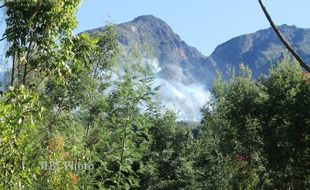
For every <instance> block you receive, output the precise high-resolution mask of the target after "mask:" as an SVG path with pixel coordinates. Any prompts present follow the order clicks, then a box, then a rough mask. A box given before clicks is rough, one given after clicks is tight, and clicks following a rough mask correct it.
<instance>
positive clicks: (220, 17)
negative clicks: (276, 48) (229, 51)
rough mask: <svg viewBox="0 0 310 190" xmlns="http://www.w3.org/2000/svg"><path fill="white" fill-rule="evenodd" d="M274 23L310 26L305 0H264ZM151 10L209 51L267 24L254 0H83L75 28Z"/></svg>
mask: <svg viewBox="0 0 310 190" xmlns="http://www.w3.org/2000/svg"><path fill="white" fill-rule="evenodd" d="M265 4H266V6H267V8H268V10H269V11H270V14H271V15H272V17H273V18H274V20H275V21H276V23H277V24H290V25H292V24H294V25H296V26H299V27H303V28H310V19H309V18H310V11H309V9H310V1H309V0H294V1H292V0H286V1H283V0H265ZM145 14H152V15H154V16H157V17H159V18H161V19H163V20H164V21H165V22H167V23H168V24H169V25H170V26H171V27H172V28H173V30H174V31H175V32H176V33H177V34H179V35H180V36H181V38H182V39H183V40H184V41H186V42H187V43H188V44H189V45H191V46H194V47H196V48H197V49H198V50H200V51H201V52H202V53H204V54H205V55H209V54H210V53H211V52H212V51H213V50H214V48H215V47H216V46H217V45H219V44H220V43H222V42H225V41H227V40H229V39H231V38H233V37H236V36H238V35H241V34H245V33H251V32H255V31H257V30H259V29H263V28H267V27H269V25H268V22H267V21H266V19H265V17H264V15H263V13H262V11H261V9H260V7H259V4H258V1H257V0H190V1H189V0H83V2H82V5H81V8H80V10H79V12H78V14H77V16H78V20H79V23H80V25H79V28H78V29H77V32H80V31H84V30H87V29H92V28H96V27H100V26H103V25H104V24H105V23H106V22H107V21H112V22H114V23H122V22H126V21H130V20H132V19H134V18H135V17H137V16H140V15H145Z"/></svg>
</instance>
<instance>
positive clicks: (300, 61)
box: [258, 0, 310, 73]
mask: <svg viewBox="0 0 310 190" xmlns="http://www.w3.org/2000/svg"><path fill="white" fill-rule="evenodd" d="M258 2H259V4H260V6H261V8H262V9H263V11H264V14H265V16H266V18H267V19H268V21H269V23H270V25H271V27H272V29H273V30H274V31H275V33H276V34H277V36H278V38H279V39H280V40H281V42H282V44H283V45H284V46H285V47H286V49H288V51H289V52H290V53H291V54H292V55H293V56H294V57H295V58H296V60H297V61H298V62H299V64H300V66H301V67H302V68H304V69H305V70H306V71H307V72H308V73H310V67H309V66H308V65H307V64H306V63H305V62H304V61H303V60H302V58H301V57H300V56H299V55H298V54H297V52H296V51H295V50H294V49H293V48H292V46H291V45H290V44H289V43H288V42H287V40H286V39H285V38H284V36H283V35H282V34H281V32H280V30H279V29H278V27H277V26H276V25H275V23H274V22H273V20H272V18H271V16H270V15H269V13H268V11H267V9H266V7H265V5H264V3H263V0H258Z"/></svg>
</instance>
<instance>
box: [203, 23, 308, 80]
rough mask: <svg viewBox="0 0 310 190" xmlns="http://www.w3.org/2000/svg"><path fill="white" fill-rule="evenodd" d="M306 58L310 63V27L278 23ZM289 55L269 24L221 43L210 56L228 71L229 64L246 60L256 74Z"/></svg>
mask: <svg viewBox="0 0 310 190" xmlns="http://www.w3.org/2000/svg"><path fill="white" fill-rule="evenodd" d="M279 29H280V30H281V32H282V33H283V35H284V36H285V38H286V39H287V40H288V41H289V42H290V44H292V46H293V47H294V48H295V49H296V51H297V52H298V53H299V54H300V55H301V56H302V58H303V59H304V61H305V62H307V63H310V29H301V28H297V27H296V26H288V25H282V26H280V27H279ZM287 56H289V53H288V52H287V50H286V49H285V48H284V46H283V45H282V44H281V42H280V40H279V39H278V38H277V37H276V35H275V33H274V31H273V30H272V29H271V28H269V29H266V30H260V31H257V32H255V33H252V34H247V35H242V36H239V37H236V38H233V39H231V40H229V41H227V42H225V43H223V44H221V45H219V46H218V47H217V48H216V49H215V51H214V52H213V53H212V54H211V56H209V57H208V60H209V61H210V62H211V63H212V64H214V65H216V66H217V68H219V69H220V70H221V71H222V72H225V70H226V68H227V65H229V66H230V67H235V68H237V67H238V65H239V64H241V63H243V64H245V65H247V66H249V68H250V69H251V70H252V72H253V76H254V78H257V77H258V76H259V75H260V74H266V73H268V69H269V68H270V66H271V65H274V64H276V63H277V62H279V61H280V60H282V59H284V58H285V57H287Z"/></svg>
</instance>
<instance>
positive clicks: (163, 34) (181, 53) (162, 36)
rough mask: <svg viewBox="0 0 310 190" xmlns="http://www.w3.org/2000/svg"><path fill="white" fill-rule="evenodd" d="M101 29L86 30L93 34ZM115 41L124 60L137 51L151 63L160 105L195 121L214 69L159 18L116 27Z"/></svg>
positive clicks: (185, 118)
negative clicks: (158, 87) (121, 48)
mask: <svg viewBox="0 0 310 190" xmlns="http://www.w3.org/2000/svg"><path fill="white" fill-rule="evenodd" d="M103 29H104V28H98V29H95V30H90V31H86V32H87V33H90V34H94V33H96V32H100V31H102V30H103ZM116 29H117V32H118V35H119V41H120V43H121V45H122V47H123V49H124V51H123V56H124V57H126V56H128V55H129V54H131V53H132V52H133V51H134V50H139V51H140V52H141V53H142V55H144V56H145V58H147V59H152V60H153V58H154V57H155V61H154V60H153V65H154V66H155V69H154V70H155V71H156V72H157V73H156V81H155V83H156V85H160V86H161V88H160V96H161V102H162V104H163V105H164V106H165V107H166V108H170V109H175V110H177V111H179V118H180V119H182V120H190V121H199V119H200V107H201V106H202V105H203V104H204V103H205V101H206V100H207V98H208V96H209V93H208V91H207V86H210V85H211V84H212V80H213V78H214V74H215V67H214V66H213V65H211V64H209V63H210V62H209V61H208V60H207V57H206V56H204V55H202V54H201V53H200V52H199V51H198V50H197V49H196V48H194V47H191V46H189V45H187V44H186V43H185V42H184V41H182V39H181V38H180V37H179V36H178V35H177V34H175V33H174V32H173V30H172V29H171V27H170V26H169V25H168V24H166V23H165V22H164V21H162V20H161V19H159V18H156V17H154V16H152V15H145V16H140V17H137V18H135V19H134V20H133V21H130V22H127V23H123V24H119V25H117V28H116Z"/></svg>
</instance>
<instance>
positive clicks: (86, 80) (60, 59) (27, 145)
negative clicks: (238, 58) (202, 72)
mask: <svg viewBox="0 0 310 190" xmlns="http://www.w3.org/2000/svg"><path fill="white" fill-rule="evenodd" d="M1 2H2V4H3V6H2V7H1V9H2V10H3V11H5V15H6V19H5V22H6V28H5V33H4V35H3V40H5V41H6V43H7V49H6V50H5V54H6V60H3V63H4V62H8V63H10V64H11V65H12V68H11V72H10V74H11V75H10V77H9V86H8V87H7V89H6V91H5V92H3V94H1V96H0V189H4V190H6V189H8V190H11V189H12V190H21V189H25V190H28V189H48V190H49V189H50V190H54V189H57V190H58V189H59V190H62V189H64V190H69V189H70V190H72V189H73V190H74V189H117V190H122V189H132V190H140V189H141V190H147V189H154V190H170V189H171V190H176V189H184V190H185V189H188V190H196V189H201V190H204V189H210V190H213V189H283V190H286V189H309V181H310V176H309V160H310V158H309V127H310V119H309V118H310V109H309V108H310V96H309V94H310V82H309V80H310V79H309V75H307V74H304V72H303V71H302V70H301V68H299V66H298V65H297V64H295V63H294V62H291V61H287V62H283V63H282V64H280V65H279V66H278V67H277V68H274V69H271V70H270V74H269V75H268V76H265V77H260V79H259V80H257V81H253V80H252V76H251V71H250V70H249V69H248V68H247V67H246V66H244V65H241V66H240V72H238V73H237V74H235V75H233V76H232V80H230V81H223V80H221V77H220V76H218V77H217V79H216V80H215V81H214V87H213V89H212V98H211V99H210V100H209V101H208V103H207V104H206V105H205V106H204V108H203V109H202V114H203V119H202V120H201V122H200V124H199V126H198V127H197V126H192V125H191V124H188V123H182V122H177V120H176V113H174V112H173V111H171V110H166V111H164V112H163V111H162V109H161V106H160V103H159V101H158V88H160V87H156V86H154V85H153V83H154V73H153V72H151V71H152V70H151V69H148V67H144V66H143V65H144V64H142V63H143V62H144V60H143V56H141V53H139V51H134V52H133V53H132V54H130V56H128V57H127V58H126V59H119V56H121V55H122V52H121V51H122V50H121V48H120V44H119V42H118V35H117V29H116V27H115V26H114V25H107V26H105V29H104V30H102V31H101V32H98V33H96V34H95V35H89V34H81V35H73V30H74V29H75V28H76V27H77V21H76V18H75V15H76V11H77V9H78V6H79V4H80V0H45V1H37V0H19V1H11V0H2V1H1ZM120 60H122V63H119V61H120ZM146 66H147V65H146Z"/></svg>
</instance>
